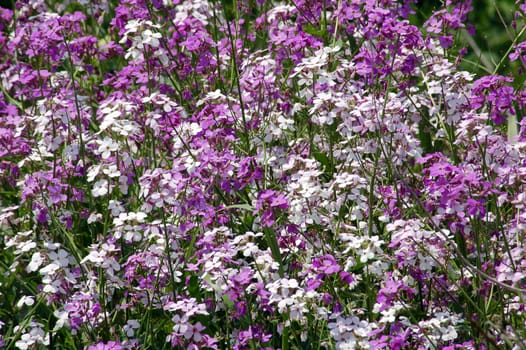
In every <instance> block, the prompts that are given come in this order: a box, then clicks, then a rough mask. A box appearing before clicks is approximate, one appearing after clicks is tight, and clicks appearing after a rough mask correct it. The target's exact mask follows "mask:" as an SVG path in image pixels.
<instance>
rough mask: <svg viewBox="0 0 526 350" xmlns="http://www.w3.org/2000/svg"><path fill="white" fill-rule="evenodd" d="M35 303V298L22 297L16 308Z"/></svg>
mask: <svg viewBox="0 0 526 350" xmlns="http://www.w3.org/2000/svg"><path fill="white" fill-rule="evenodd" d="M34 303H35V297H32V296H27V295H24V296H22V297H21V298H20V299H19V300H18V303H16V306H17V307H22V306H24V305H27V306H31V305H33V304H34Z"/></svg>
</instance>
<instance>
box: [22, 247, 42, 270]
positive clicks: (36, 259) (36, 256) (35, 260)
mask: <svg viewBox="0 0 526 350" xmlns="http://www.w3.org/2000/svg"><path fill="white" fill-rule="evenodd" d="M43 262H44V259H43V257H42V255H41V254H40V253H39V252H36V253H33V255H32V256H31V261H30V262H29V265H27V267H26V271H27V272H34V271H36V270H38V268H39V267H40V265H42V263H43Z"/></svg>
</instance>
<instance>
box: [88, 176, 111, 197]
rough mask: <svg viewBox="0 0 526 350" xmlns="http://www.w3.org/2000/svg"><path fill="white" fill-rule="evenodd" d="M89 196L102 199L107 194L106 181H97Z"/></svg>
mask: <svg viewBox="0 0 526 350" xmlns="http://www.w3.org/2000/svg"><path fill="white" fill-rule="evenodd" d="M91 194H92V195H93V197H102V196H105V195H106V194H108V180H99V181H97V182H95V184H94V185H93V189H92V190H91Z"/></svg>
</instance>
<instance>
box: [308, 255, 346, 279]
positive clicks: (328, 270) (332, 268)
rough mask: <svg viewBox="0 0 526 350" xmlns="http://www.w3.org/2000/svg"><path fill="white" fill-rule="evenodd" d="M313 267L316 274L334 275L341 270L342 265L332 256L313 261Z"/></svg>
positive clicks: (324, 256)
mask: <svg viewBox="0 0 526 350" xmlns="http://www.w3.org/2000/svg"><path fill="white" fill-rule="evenodd" d="M312 266H313V267H314V268H315V269H314V270H315V271H316V272H320V273H324V274H327V275H332V274H333V273H337V272H339V271H340V270H341V267H340V265H338V263H337V262H336V259H335V258H334V256H332V255H330V254H326V255H323V256H321V257H318V258H316V259H314V260H313V261H312Z"/></svg>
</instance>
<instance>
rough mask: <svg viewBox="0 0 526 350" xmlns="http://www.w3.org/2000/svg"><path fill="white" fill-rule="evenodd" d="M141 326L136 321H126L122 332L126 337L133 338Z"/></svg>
mask: <svg viewBox="0 0 526 350" xmlns="http://www.w3.org/2000/svg"><path fill="white" fill-rule="evenodd" d="M140 326H141V324H140V323H139V322H137V320H128V322H126V324H125V325H124V327H122V328H123V330H124V332H126V335H127V336H128V337H133V335H134V333H135V330H136V329H138V328H139V327H140Z"/></svg>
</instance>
